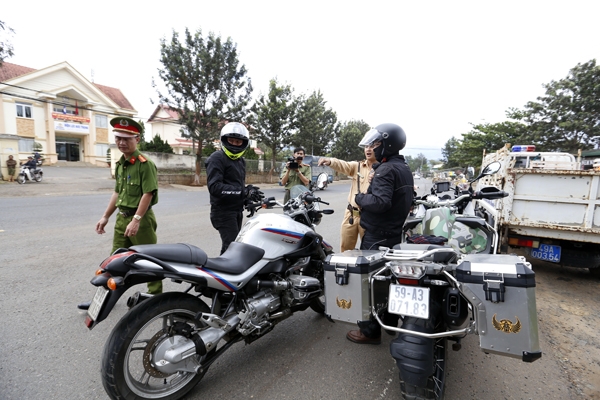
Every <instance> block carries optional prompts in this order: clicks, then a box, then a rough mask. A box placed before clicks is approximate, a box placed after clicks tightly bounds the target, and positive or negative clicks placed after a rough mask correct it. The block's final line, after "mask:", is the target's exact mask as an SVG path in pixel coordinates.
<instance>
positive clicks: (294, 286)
mask: <svg viewBox="0 0 600 400" xmlns="http://www.w3.org/2000/svg"><path fill="white" fill-rule="evenodd" d="M287 280H288V282H290V285H291V290H290V291H288V292H287V293H286V296H285V300H284V301H285V303H286V304H287V305H288V306H295V305H298V304H308V303H310V302H311V300H312V299H314V298H315V297H319V296H320V295H321V283H320V282H319V280H318V279H317V278H313V277H312V276H305V275H290V276H289V277H288V278H287Z"/></svg>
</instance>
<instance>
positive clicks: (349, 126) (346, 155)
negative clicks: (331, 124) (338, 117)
mask: <svg viewBox="0 0 600 400" xmlns="http://www.w3.org/2000/svg"><path fill="white" fill-rule="evenodd" d="M369 129H371V127H370V126H369V124H367V123H366V122H364V121H363V120H359V121H355V120H351V121H347V122H344V123H343V124H341V126H340V127H339V134H338V136H337V138H336V139H335V142H334V143H333V146H332V148H331V155H332V156H333V157H335V158H339V159H340V160H346V161H354V160H363V159H364V158H365V152H364V150H363V149H362V148H360V147H358V144H359V143H360V141H361V139H362V138H363V136H364V135H365V133H366V132H367V131H368V130H369Z"/></svg>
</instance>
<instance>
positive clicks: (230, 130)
mask: <svg viewBox="0 0 600 400" xmlns="http://www.w3.org/2000/svg"><path fill="white" fill-rule="evenodd" d="M227 138H234V139H240V140H241V141H242V144H241V145H240V146H234V145H232V144H231V143H229V142H228V141H227ZM249 143H250V134H249V133H248V129H246V127H245V126H244V125H243V124H241V123H239V122H229V123H227V124H225V126H224V127H223V129H221V145H222V146H223V151H224V152H225V154H227V156H228V157H229V158H231V159H233V160H235V159H238V158H240V157H241V156H242V154H244V151H246V149H247V148H248V144H249Z"/></svg>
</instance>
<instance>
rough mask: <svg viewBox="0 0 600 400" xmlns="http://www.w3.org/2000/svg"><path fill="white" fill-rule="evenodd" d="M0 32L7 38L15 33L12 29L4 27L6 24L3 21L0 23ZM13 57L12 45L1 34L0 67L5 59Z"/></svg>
mask: <svg viewBox="0 0 600 400" xmlns="http://www.w3.org/2000/svg"><path fill="white" fill-rule="evenodd" d="M0 30H2V31H5V34H6V35H7V36H8V37H10V36H12V35H13V34H14V33H15V31H14V30H13V29H12V28H10V27H8V26H6V23H5V22H3V21H0ZM13 55H14V48H13V46H12V43H11V42H10V40H9V39H8V38H6V39H5V38H4V34H2V37H0V66H1V65H2V63H3V62H4V60H5V59H7V58H10V57H12V56H13Z"/></svg>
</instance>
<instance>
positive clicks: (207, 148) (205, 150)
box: [202, 142, 217, 158]
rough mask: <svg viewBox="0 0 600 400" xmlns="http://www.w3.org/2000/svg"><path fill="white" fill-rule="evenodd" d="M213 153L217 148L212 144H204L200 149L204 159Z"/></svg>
mask: <svg viewBox="0 0 600 400" xmlns="http://www.w3.org/2000/svg"><path fill="white" fill-rule="evenodd" d="M215 151H217V148H216V147H215V145H213V144H212V142H209V143H208V144H205V145H204V147H202V156H203V157H205V158H206V157H208V156H210V155H211V154H212V153H214V152H215Z"/></svg>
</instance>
